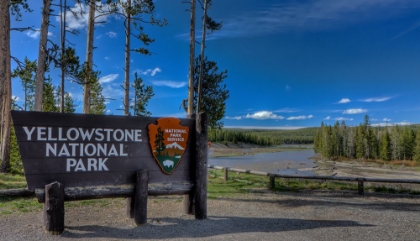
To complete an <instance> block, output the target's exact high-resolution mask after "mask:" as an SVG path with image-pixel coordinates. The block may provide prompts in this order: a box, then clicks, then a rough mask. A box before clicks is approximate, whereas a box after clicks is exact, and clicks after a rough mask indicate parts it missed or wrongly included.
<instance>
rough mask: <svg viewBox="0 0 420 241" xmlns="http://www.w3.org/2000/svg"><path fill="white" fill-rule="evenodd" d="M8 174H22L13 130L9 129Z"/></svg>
mask: <svg viewBox="0 0 420 241" xmlns="http://www.w3.org/2000/svg"><path fill="white" fill-rule="evenodd" d="M9 168H10V169H9V172H10V173H14V174H23V165H22V159H21V157H20V152H19V147H18V143H17V138H16V133H15V128H14V127H13V126H12V127H11V129H10V167H9Z"/></svg>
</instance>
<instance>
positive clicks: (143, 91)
mask: <svg viewBox="0 0 420 241" xmlns="http://www.w3.org/2000/svg"><path fill="white" fill-rule="evenodd" d="M134 78H135V79H134V84H133V88H134V104H133V106H131V108H132V109H134V116H150V115H151V114H152V113H150V112H149V111H147V110H146V106H147V103H148V102H149V100H150V98H152V97H153V96H154V95H155V94H154V93H153V87H152V86H145V84H143V79H142V78H139V77H138V76H137V73H135V74H134Z"/></svg>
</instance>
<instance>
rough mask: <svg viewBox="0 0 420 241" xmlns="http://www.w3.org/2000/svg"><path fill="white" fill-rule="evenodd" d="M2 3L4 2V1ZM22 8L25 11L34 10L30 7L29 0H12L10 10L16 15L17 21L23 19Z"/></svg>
mask: <svg viewBox="0 0 420 241" xmlns="http://www.w3.org/2000/svg"><path fill="white" fill-rule="evenodd" d="M2 4H4V2H3V3H2ZM22 9H23V10H24V11H25V12H32V10H31V9H30V8H29V5H28V0H10V10H11V12H12V15H15V16H16V21H21V20H22V12H21V10H22Z"/></svg>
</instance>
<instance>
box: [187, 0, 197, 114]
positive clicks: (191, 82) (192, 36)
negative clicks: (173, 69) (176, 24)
mask: <svg viewBox="0 0 420 241" xmlns="http://www.w3.org/2000/svg"><path fill="white" fill-rule="evenodd" d="M195 1H196V0H191V23H190V71H189V75H188V115H190V114H192V113H193V112H194V59H195Z"/></svg>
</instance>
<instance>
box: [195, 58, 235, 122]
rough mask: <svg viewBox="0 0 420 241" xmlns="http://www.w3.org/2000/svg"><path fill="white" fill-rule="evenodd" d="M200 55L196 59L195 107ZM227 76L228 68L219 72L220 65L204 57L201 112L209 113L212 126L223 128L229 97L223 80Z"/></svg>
mask: <svg viewBox="0 0 420 241" xmlns="http://www.w3.org/2000/svg"><path fill="white" fill-rule="evenodd" d="M200 58H201V57H200V56H199V57H197V58H196V59H195V65H194V109H196V106H197V94H198V82H199V76H200ZM225 78H227V70H224V71H221V72H219V67H217V63H216V62H214V61H210V60H207V57H206V58H205V59H204V69H203V83H202V86H201V97H200V105H199V107H200V108H199V112H202V111H203V112H206V113H207V120H208V125H209V127H210V128H213V129H214V128H221V127H223V122H221V121H220V120H221V119H222V118H223V116H224V115H225V112H226V100H227V99H228V98H229V90H227V88H226V84H223V80H224V79H225Z"/></svg>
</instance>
